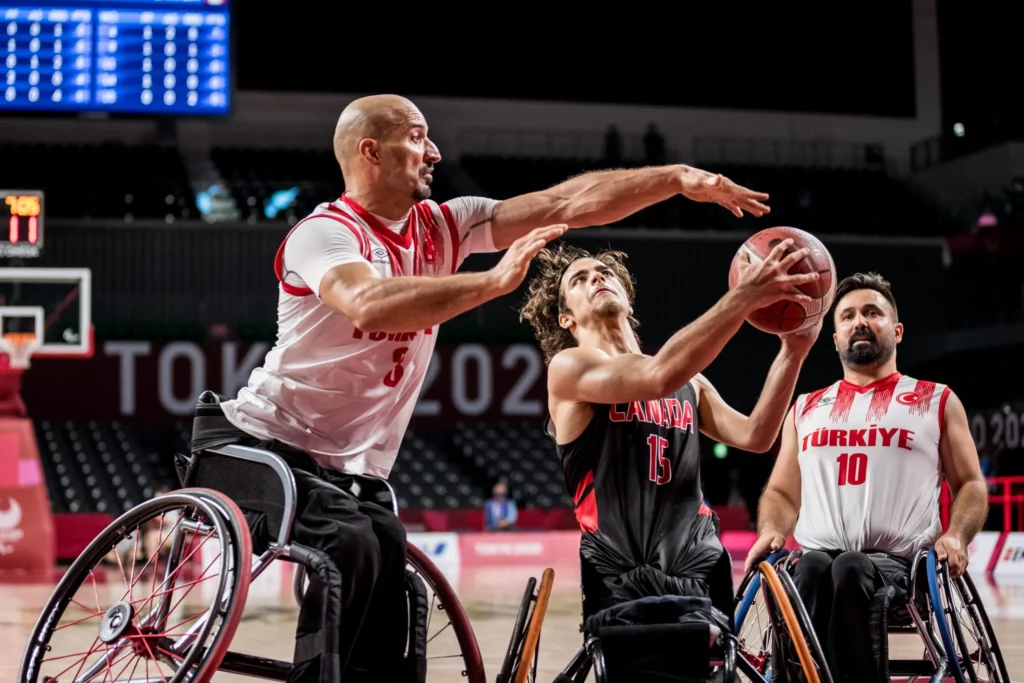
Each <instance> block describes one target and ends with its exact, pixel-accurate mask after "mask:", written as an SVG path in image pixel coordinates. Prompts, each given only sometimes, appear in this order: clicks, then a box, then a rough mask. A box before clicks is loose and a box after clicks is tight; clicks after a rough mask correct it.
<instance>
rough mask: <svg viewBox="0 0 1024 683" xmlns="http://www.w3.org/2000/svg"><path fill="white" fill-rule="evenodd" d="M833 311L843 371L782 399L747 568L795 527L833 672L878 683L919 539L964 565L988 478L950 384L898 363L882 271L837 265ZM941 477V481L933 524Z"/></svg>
mask: <svg viewBox="0 0 1024 683" xmlns="http://www.w3.org/2000/svg"><path fill="white" fill-rule="evenodd" d="M833 323H834V325H835V334H834V335H833V337H832V339H833V343H834V344H835V348H836V351H837V352H838V353H839V360H840V361H841V362H842V365H843V378H842V379H841V380H839V381H838V382H836V383H834V384H832V385H830V386H827V387H825V388H824V389H819V390H818V391H814V392H811V393H809V394H803V395H801V396H798V397H797V399H796V402H795V403H794V404H793V407H792V409H791V410H790V411H789V415H788V416H787V418H786V422H785V426H784V428H783V431H782V445H781V447H780V449H779V457H778V460H776V462H775V468H774V470H773V471H772V474H771V477H770V478H769V480H768V485H767V487H766V488H765V491H764V493H763V494H762V496H761V501H760V504H759V509H758V517H757V528H758V533H759V537H758V540H757V542H756V543H755V545H754V547H753V548H752V549H751V550H750V554H749V556H748V558H747V563H746V567H747V569H749V568H750V567H751V566H752V565H753V564H754V563H755V562H756V561H758V560H759V559H760V558H761V557H762V556H763V555H764V554H765V553H767V552H769V551H772V550H778V549H779V548H781V547H782V546H783V545H784V544H785V542H786V538H787V537H788V536H789V534H791V533H792V534H794V537H795V539H796V541H797V542H798V543H799V544H800V546H801V547H802V548H803V549H804V553H803V556H802V557H801V558H800V559H799V560H798V561H797V563H796V566H795V568H794V573H793V580H794V582H795V583H796V585H797V589H798V590H799V592H800V596H801V598H802V600H803V602H804V604H805V605H806V606H807V611H808V613H809V615H810V617H811V621H812V622H813V623H814V627H815V631H816V632H817V634H818V638H819V639H820V641H821V643H822V645H823V647H824V648H825V654H826V656H827V657H828V659H829V667H830V668H831V670H832V676H833V678H834V679H835V680H836V681H850V683H854V682H856V683H871V682H872V681H877V682H878V683H883V682H887V681H888V680H889V675H888V671H887V666H886V665H887V661H888V659H887V657H886V648H885V647H883V644H884V643H885V642H886V639H887V635H886V630H885V620H884V616H885V613H886V608H887V605H888V604H889V602H890V601H892V600H903V599H905V598H906V595H907V591H908V590H909V583H910V569H911V563H912V562H913V561H914V559H915V558H916V557H917V555H918V553H919V552H920V551H921V550H923V549H928V548H931V547H932V546H934V547H935V550H936V556H937V558H938V559H939V560H945V561H947V562H948V563H949V571H950V574H951V575H952V576H954V577H956V576H959V575H961V574H962V573H963V572H964V570H965V569H966V568H967V561H968V555H967V548H968V546H969V545H970V543H971V540H972V539H973V538H974V536H975V534H977V533H978V531H979V530H981V526H982V524H984V522H985V516H986V515H987V513H988V491H987V489H986V486H985V479H984V477H983V476H982V474H981V464H980V462H979V460H978V452H977V450H976V448H975V445H974V439H973V437H972V436H971V430H970V426H969V425H968V423H967V413H966V411H965V410H964V406H963V404H962V403H961V402H960V399H959V398H957V395H956V394H955V393H954V392H953V391H952V389H950V388H949V387H948V386H946V385H944V384H940V383H937V382H932V381H928V380H924V379H916V378H913V377H908V376H906V375H903V374H901V373H900V372H899V371H898V370H897V367H896V346H897V345H898V344H899V343H900V341H902V339H903V323H901V322H900V321H899V313H898V311H897V308H896V298H895V297H894V296H893V293H892V288H891V287H890V285H889V283H888V282H887V281H886V280H885V279H884V278H882V277H881V276H879V275H877V274H875V273H857V274H855V275H851V276H850V277H847V278H845V279H844V280H843V281H842V282H840V283H839V285H838V287H837V288H836V304H835V308H834V312H833ZM943 477H945V479H946V481H947V482H948V483H949V487H950V491H951V492H952V494H953V506H952V512H951V514H950V520H949V528H948V529H947V530H946V532H945V533H943V532H942V523H941V520H940V519H939V491H940V486H941V484H942V479H943Z"/></svg>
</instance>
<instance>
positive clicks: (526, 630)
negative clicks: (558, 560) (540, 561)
mask: <svg viewBox="0 0 1024 683" xmlns="http://www.w3.org/2000/svg"><path fill="white" fill-rule="evenodd" d="M554 581H555V572H554V570H553V569H550V568H548V569H545V570H544V573H543V574H542V575H541V580H540V587H539V588H538V589H537V591H536V593H534V588H535V587H536V586H537V579H535V578H532V577H531V578H530V580H529V581H527V582H526V592H525V593H524V594H523V600H522V602H521V603H520V605H519V613H518V614H517V615H516V622H515V625H514V626H513V627H512V637H511V639H510V640H509V644H508V650H507V651H506V653H505V660H504V662H502V666H501V672H500V673H499V674H498V683H513V682H514V683H526V681H531V682H532V681H535V680H536V678H537V654H538V652H539V650H540V632H541V628H542V627H543V624H544V615H545V614H546V613H547V609H548V600H549V599H550V597H551V586H552V584H553V583H554Z"/></svg>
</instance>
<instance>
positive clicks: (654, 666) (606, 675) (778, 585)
mask: <svg viewBox="0 0 1024 683" xmlns="http://www.w3.org/2000/svg"><path fill="white" fill-rule="evenodd" d="M775 559H776V558H775V557H774V556H768V557H767V558H766V559H765V560H762V561H761V562H759V563H757V564H756V565H755V567H754V568H753V569H751V570H750V571H749V572H748V573H747V575H746V576H745V577H744V578H743V581H742V582H741V584H740V587H739V589H738V591H737V592H736V594H735V596H734V598H733V612H734V617H733V619H732V620H730V619H729V617H727V616H725V615H724V614H722V613H721V612H720V611H717V610H714V609H713V608H712V609H711V613H712V616H711V618H710V619H690V620H688V621H689V623H681V622H685V621H687V619H686V617H685V616H684V615H682V614H679V615H671V617H672V618H669V619H665V620H664V623H647V622H644V624H643V625H639V626H628V627H624V626H617V625H607V626H605V625H602V626H596V625H595V626H593V627H588V626H587V624H584V627H583V629H582V630H583V632H584V643H583V646H582V647H581V648H580V649H579V650H578V651H577V653H576V655H575V656H574V657H573V658H572V660H571V661H570V662H569V664H568V665H567V666H566V667H565V668H564V669H563V670H562V672H561V674H559V676H558V678H557V679H556V683H583V682H584V681H585V680H586V679H587V676H588V675H589V674H590V671H591V669H593V671H594V675H595V679H596V681H597V683H619V682H620V681H632V680H641V679H642V680H654V681H696V680H707V681H710V680H715V681H722V682H726V683H732V682H733V681H740V680H749V681H754V682H756V683H768V681H772V682H773V683H774V682H775V681H779V680H780V679H781V680H787V679H788V680H798V676H802V678H800V679H799V680H804V681H807V682H808V683H832V676H831V674H830V672H829V670H828V666H827V665H826V663H825V658H824V656H823V654H822V650H821V646H820V644H819V642H818V639H817V636H816V635H815V633H814V630H813V629H812V628H811V624H810V619H809V618H808V616H807V612H806V610H805V609H804V606H803V603H802V602H801V601H800V598H799V596H798V595H797V593H796V588H795V586H794V585H793V582H792V579H791V578H790V577H789V576H788V575H786V574H783V573H780V572H778V571H777V570H776V562H775ZM627 604H628V603H627ZM755 604H756V605H757V606H758V607H759V608H761V609H763V611H764V613H765V614H766V616H767V619H768V622H767V624H766V625H765V628H764V630H763V631H757V632H750V629H749V628H748V629H744V628H742V627H743V626H744V624H745V622H746V617H747V614H748V612H749V610H750V608H751V606H753V605H755ZM716 615H717V616H716ZM677 616H680V617H683V618H682V619H678V618H675V617H677ZM702 622H703V623H702ZM588 623H590V622H589V620H588ZM712 624H715V625H717V626H718V627H719V628H718V636H717V638H716V640H715V643H714V644H713V645H711V644H710V640H711V631H710V626H711V625H712ZM709 645H710V647H709ZM684 652H685V653H688V654H689V656H685V655H683V654H681V653H684ZM702 655H707V656H706V657H704V658H702ZM782 673H785V674H786V675H784V676H782V675H780V674H782Z"/></svg>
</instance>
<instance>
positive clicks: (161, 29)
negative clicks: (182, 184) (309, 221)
mask: <svg viewBox="0 0 1024 683" xmlns="http://www.w3.org/2000/svg"><path fill="white" fill-rule="evenodd" d="M2 2H3V0H0V3H2ZM0 41H2V42H0V59H2V60H3V62H2V64H0V78H2V80H0V111H24V112H45V111H52V112H79V111H87V112H109V113H125V114H177V115H204V116H210V115H226V114H227V113H228V112H229V105H230V95H231V86H232V73H231V56H232V55H231V50H230V46H231V40H230V11H229V5H228V0H134V1H131V0H106V1H105V2H97V1H96V0H63V1H61V0H53V1H52V2H45V1H44V2H39V3H32V4H28V3H26V4H23V5H17V6H14V5H3V4H0Z"/></svg>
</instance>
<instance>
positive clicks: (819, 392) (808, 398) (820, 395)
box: [793, 380, 842, 407]
mask: <svg viewBox="0 0 1024 683" xmlns="http://www.w3.org/2000/svg"><path fill="white" fill-rule="evenodd" d="M841 383H842V380H836V381H835V382H832V384H829V385H828V386H824V387H820V388H818V389H815V390H813V391H808V392H805V393H802V394H797V397H796V399H794V400H793V406H794V407H795V406H798V405H801V404H802V405H808V404H810V403H813V404H815V405H818V404H820V403H821V401H822V399H824V398H825V397H826V395H828V394H835V393H837V392H838V390H839V385H840V384H841Z"/></svg>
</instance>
